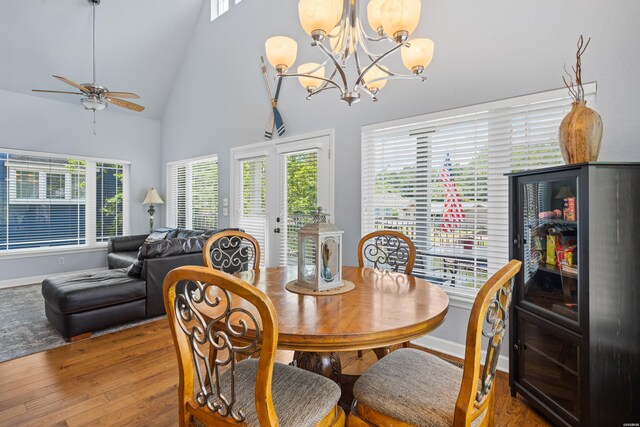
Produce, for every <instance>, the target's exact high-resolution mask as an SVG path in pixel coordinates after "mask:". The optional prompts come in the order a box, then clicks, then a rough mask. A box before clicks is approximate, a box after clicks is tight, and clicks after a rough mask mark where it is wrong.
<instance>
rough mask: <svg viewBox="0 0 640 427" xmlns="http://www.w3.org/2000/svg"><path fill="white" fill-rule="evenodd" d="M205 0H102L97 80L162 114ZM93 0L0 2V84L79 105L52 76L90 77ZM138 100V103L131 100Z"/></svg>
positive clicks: (156, 114)
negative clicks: (48, 91) (47, 91)
mask: <svg viewBox="0 0 640 427" xmlns="http://www.w3.org/2000/svg"><path fill="white" fill-rule="evenodd" d="M203 3H204V0H102V3H101V4H100V5H99V6H97V10H96V27H97V47H96V49H97V80H98V83H99V84H101V85H102V86H106V87H107V88H109V89H110V90H112V91H130V92H135V93H137V94H138V95H140V96H141V98H142V99H140V100H139V103H140V104H141V105H144V106H145V107H146V110H145V111H144V112H142V113H135V112H129V110H125V109H122V108H119V107H116V106H109V108H110V109H113V110H116V109H117V110H118V111H120V112H127V113H129V114H136V115H140V114H141V115H143V116H145V117H148V118H153V119H160V118H161V117H162V114H163V111H164V108H165V104H166V102H167V100H168V99H169V95H170V92H171V89H172V86H173V83H174V78H175V76H176V74H177V72H178V68H179V66H180V63H181V61H182V59H183V55H184V52H185V50H186V48H187V45H188V43H189V41H190V38H191V35H192V32H193V28H194V26H195V23H196V21H197V17H198V15H199V14H200V12H201V9H202V7H203ZM91 31H92V30H91V5H90V4H89V2H88V1H87V0H1V2H0V89H4V90H9V91H14V92H18V93H24V94H33V95H35V96H43V97H47V98H50V99H56V100H60V101H65V102H71V103H77V104H78V108H82V107H81V106H80V104H79V100H78V97H76V96H73V95H48V94H34V93H33V92H31V89H52V90H73V88H72V87H70V86H67V85H65V84H64V83H62V82H59V81H57V80H55V79H54V78H52V77H51V75H52V74H56V75H61V76H64V77H67V78H69V79H71V80H73V81H75V82H78V83H85V82H90V81H91V80H92V78H91V73H92V71H91V61H92V60H91ZM136 102H138V101H136Z"/></svg>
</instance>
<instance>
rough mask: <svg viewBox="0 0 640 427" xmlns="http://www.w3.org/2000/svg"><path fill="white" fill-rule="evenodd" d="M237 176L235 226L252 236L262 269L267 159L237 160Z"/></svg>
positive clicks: (264, 157) (265, 246) (265, 217)
mask: <svg viewBox="0 0 640 427" xmlns="http://www.w3.org/2000/svg"><path fill="white" fill-rule="evenodd" d="M237 173H238V176H237V177H236V179H235V182H236V183H237V184H236V185H238V186H239V188H236V194H238V196H239V199H240V200H239V203H238V205H237V206H238V207H237V210H238V212H237V225H238V227H239V228H241V229H242V230H244V231H245V233H247V234H250V235H252V236H253V237H255V239H256V240H257V241H258V243H259V244H260V248H261V249H262V252H263V256H262V258H260V263H261V264H262V265H261V266H263V267H264V265H265V262H266V259H265V258H266V257H265V256H264V251H265V250H266V248H267V243H266V237H267V236H266V231H267V203H266V197H267V175H266V174H267V158H266V156H260V157H255V158H251V159H241V160H239V167H238V168H237Z"/></svg>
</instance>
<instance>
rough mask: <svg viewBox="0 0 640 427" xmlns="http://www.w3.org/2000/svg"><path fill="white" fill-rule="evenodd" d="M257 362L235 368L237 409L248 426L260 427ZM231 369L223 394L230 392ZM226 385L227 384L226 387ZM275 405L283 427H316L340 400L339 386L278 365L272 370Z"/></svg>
mask: <svg viewBox="0 0 640 427" xmlns="http://www.w3.org/2000/svg"><path fill="white" fill-rule="evenodd" d="M257 370H258V361H257V360H255V359H247V360H243V361H242V362H240V363H238V364H237V365H236V401H237V405H236V406H235V408H238V409H242V410H243V411H244V413H245V416H246V421H247V425H248V426H260V423H259V422H258V414H257V413H256V404H255V401H256V400H255V386H256V373H257ZM230 381H231V370H227V371H226V372H225V373H224V374H223V375H222V378H221V382H222V384H223V394H225V393H224V391H225V390H229V388H228V384H230ZM224 385H227V387H225V386H224ZM272 391H273V405H274V407H275V409H276V414H277V415H278V421H279V424H280V426H281V427H305V426H309V427H311V426H315V425H316V424H318V422H320V421H321V420H322V419H323V418H324V417H326V416H327V414H328V413H329V411H331V410H333V408H335V406H336V404H337V403H338V399H340V387H339V386H338V385H337V384H336V383H335V382H333V381H331V380H330V379H328V378H325V377H323V376H320V375H318V374H314V373H312V372H309V371H305V370H303V369H300V368H295V367H293V366H289V365H283V364H281V363H276V364H275V365H274V367H273V387H272Z"/></svg>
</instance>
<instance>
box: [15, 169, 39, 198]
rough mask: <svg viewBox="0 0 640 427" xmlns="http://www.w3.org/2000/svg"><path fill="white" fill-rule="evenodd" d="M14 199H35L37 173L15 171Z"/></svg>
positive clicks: (37, 182) (37, 184)
mask: <svg viewBox="0 0 640 427" xmlns="http://www.w3.org/2000/svg"><path fill="white" fill-rule="evenodd" d="M15 177H16V178H15V182H16V199H37V198H38V186H39V180H40V178H39V174H38V173H37V172H28V171H20V170H19V171H16V175H15Z"/></svg>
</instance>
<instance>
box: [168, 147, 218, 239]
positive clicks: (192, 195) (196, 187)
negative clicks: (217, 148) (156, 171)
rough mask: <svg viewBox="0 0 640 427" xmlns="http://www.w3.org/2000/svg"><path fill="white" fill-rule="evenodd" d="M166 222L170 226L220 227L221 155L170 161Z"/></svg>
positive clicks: (193, 227)
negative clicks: (219, 184)
mask: <svg viewBox="0 0 640 427" xmlns="http://www.w3.org/2000/svg"><path fill="white" fill-rule="evenodd" d="M167 193H168V194H167V199H168V201H167V223H168V225H169V226H171V227H176V228H188V229H215V228H217V227H218V156H216V155H214V156H207V157H204V158H198V159H187V160H181V161H178V162H171V163H168V164H167Z"/></svg>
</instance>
